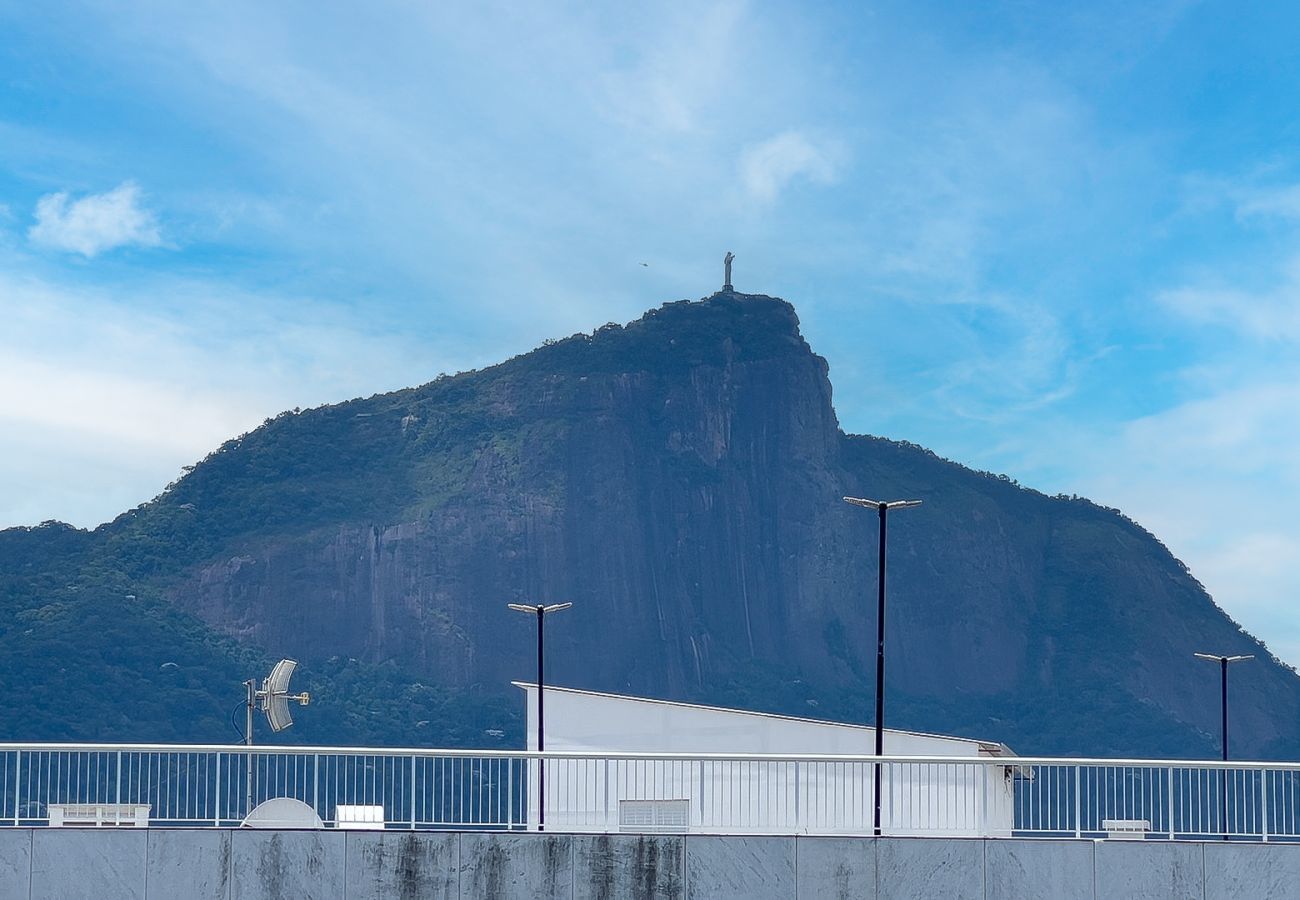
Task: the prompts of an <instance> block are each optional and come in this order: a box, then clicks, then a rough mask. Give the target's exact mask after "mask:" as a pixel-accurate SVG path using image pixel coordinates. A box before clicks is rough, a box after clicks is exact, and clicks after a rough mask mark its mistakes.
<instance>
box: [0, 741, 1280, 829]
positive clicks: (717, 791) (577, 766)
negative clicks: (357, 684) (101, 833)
mask: <svg viewBox="0 0 1300 900" xmlns="http://www.w3.org/2000/svg"><path fill="white" fill-rule="evenodd" d="M250 762H251V766H250V765H249V764H250ZM877 765H880V767H881V825H882V833H883V834H893V835H898V834H908V835H946V836H952V835H967V836H1010V835H1015V836H1026V837H1032V836H1043V837H1096V838H1100V837H1107V836H1115V837H1120V836H1123V837H1128V838H1130V839H1131V838H1133V837H1139V838H1163V839H1166V840H1178V839H1207V838H1223V837H1225V836H1227V837H1230V838H1233V839H1239V840H1263V841H1271V840H1300V812H1298V810H1300V764H1294V765H1293V764H1285V763H1237V762H1234V763H1222V762H1186V761H1153V760H1107V759H1042V758H1024V757H978V758H964V757H963V758H956V757H904V756H886V757H880V758H879V759H877V758H876V757H872V756H830V755H817V754H809V755H802V756H789V755H774V754H672V753H668V754H636V753H606V754H601V753H564V752H560V753H553V752H547V753H541V754H539V753H529V752H523V751H518V752H512V751H489V750H424V749H371V748H355V747H252V748H245V747H242V746H241V747H230V746H221V745H166V744H120V745H119V744H76V745H74V744H0V825H10V826H15V825H47V824H49V823H50V819H51V807H52V806H53V807H56V810H55V812H56V813H59V812H62V811H63V809H64V808H67V807H69V806H71V805H77V806H100V807H104V808H105V810H107V811H108V812H114V811H118V812H120V810H121V809H122V808H124V807H136V808H138V807H141V806H146V807H148V821H149V822H150V823H151V824H154V825H169V826H227V827H229V826H234V825H238V824H239V823H240V822H241V821H242V819H243V818H244V816H245V815H246V814H247V813H248V808H249V798H250V796H251V799H252V803H253V804H254V805H255V804H257V803H259V802H261V801H263V800H267V799H271V798H275V797H291V798H294V799H297V800H301V801H303V802H304V803H306V804H308V805H309V806H311V807H312V808H313V809H314V810H315V811H316V813H317V815H319V816H320V818H321V820H322V821H323V822H324V823H325V824H326V826H327V827H334V826H337V825H338V824H339V823H338V821H337V820H338V818H339V815H338V810H339V807H351V808H355V807H359V806H364V807H369V808H371V810H372V811H373V810H375V808H379V809H382V818H383V823H384V825H385V827H388V828H407V829H411V828H415V829H485V830H486V829H490V830H524V829H536V828H537V827H538V825H539V813H540V812H544V814H545V823H546V827H547V828H550V829H552V830H556V831H586V832H614V831H620V830H624V831H639V830H653V831H690V832H703V833H766V834H871V833H872V830H873V829H872V823H873V815H874V805H875V803H874V799H875V798H874V773H875V767H876V766H877ZM250 772H251V783H250V780H249V777H250ZM543 775H544V777H539V776H543ZM539 782H540V783H541V784H543V785H544V788H543V790H544V792H545V803H544V804H539V796H538V793H539ZM539 807H540V808H539ZM58 818H59V816H57V815H56V820H57V819H58ZM89 818H90V819H92V820H93V819H95V818H96V817H95V816H90V817H89ZM101 818H102V817H101ZM344 824H346V823H344Z"/></svg>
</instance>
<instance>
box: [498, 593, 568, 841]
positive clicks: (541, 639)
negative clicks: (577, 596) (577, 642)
mask: <svg viewBox="0 0 1300 900" xmlns="http://www.w3.org/2000/svg"><path fill="white" fill-rule="evenodd" d="M572 605H573V604H572V603H552V604H551V605H550V606H544V605H543V604H541V603H538V604H535V605H528V604H524V603H507V604H506V606H508V607H510V608H511V609H513V610H515V611H516V612H521V613H528V614H529V615H535V616H537V752H539V753H540V752H541V751H543V750H545V749H546V727H545V724H544V723H545V719H544V716H543V706H542V692H543V687H544V684H545V674H544V673H545V671H546V670H545V668H544V665H543V659H544V657H545V654H546V637H545V634H546V614H547V613H555V612H559V611H560V610H564V609H568V608H569V607H570V606H572ZM545 786H546V764H545V762H544V761H543V760H541V759H539V760H538V761H537V830H538V831H545V830H546V803H545V797H546V793H545V790H544V789H545Z"/></svg>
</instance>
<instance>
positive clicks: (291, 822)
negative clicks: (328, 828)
mask: <svg viewBox="0 0 1300 900" xmlns="http://www.w3.org/2000/svg"><path fill="white" fill-rule="evenodd" d="M239 827H240V828H324V827H325V823H324V822H322V821H321V820H320V816H318V815H316V810H314V809H312V808H311V807H310V806H308V805H307V804H306V803H303V802H302V801H301V800H292V799H290V798H288V797H275V798H273V799H271V800H264V801H262V802H261V803H259V804H257V808H256V809H254V810H253V811H252V812H251V813H249V814H248V815H247V816H246V817H245V818H244V821H243V822H241V823H240V824H239Z"/></svg>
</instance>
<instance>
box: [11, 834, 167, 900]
mask: <svg viewBox="0 0 1300 900" xmlns="http://www.w3.org/2000/svg"><path fill="white" fill-rule="evenodd" d="M31 834H32V886H31V900H102V898H104V897H112V898H114V900H144V880H145V859H146V857H147V855H148V846H149V832H148V831H146V830H145V829H143V828H141V829H135V828H97V829H89V828H36V829H33V830H32V833H31Z"/></svg>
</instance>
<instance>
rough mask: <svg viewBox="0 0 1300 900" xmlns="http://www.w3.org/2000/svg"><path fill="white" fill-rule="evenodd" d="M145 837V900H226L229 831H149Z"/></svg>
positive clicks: (172, 829)
mask: <svg viewBox="0 0 1300 900" xmlns="http://www.w3.org/2000/svg"><path fill="white" fill-rule="evenodd" d="M148 836H149V843H148V859H147V861H146V865H145V897H146V898H147V900H175V898H177V897H184V898H186V900H229V898H230V832H229V831H226V830H224V829H221V830H218V829H216V828H151V829H149V831H148Z"/></svg>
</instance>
